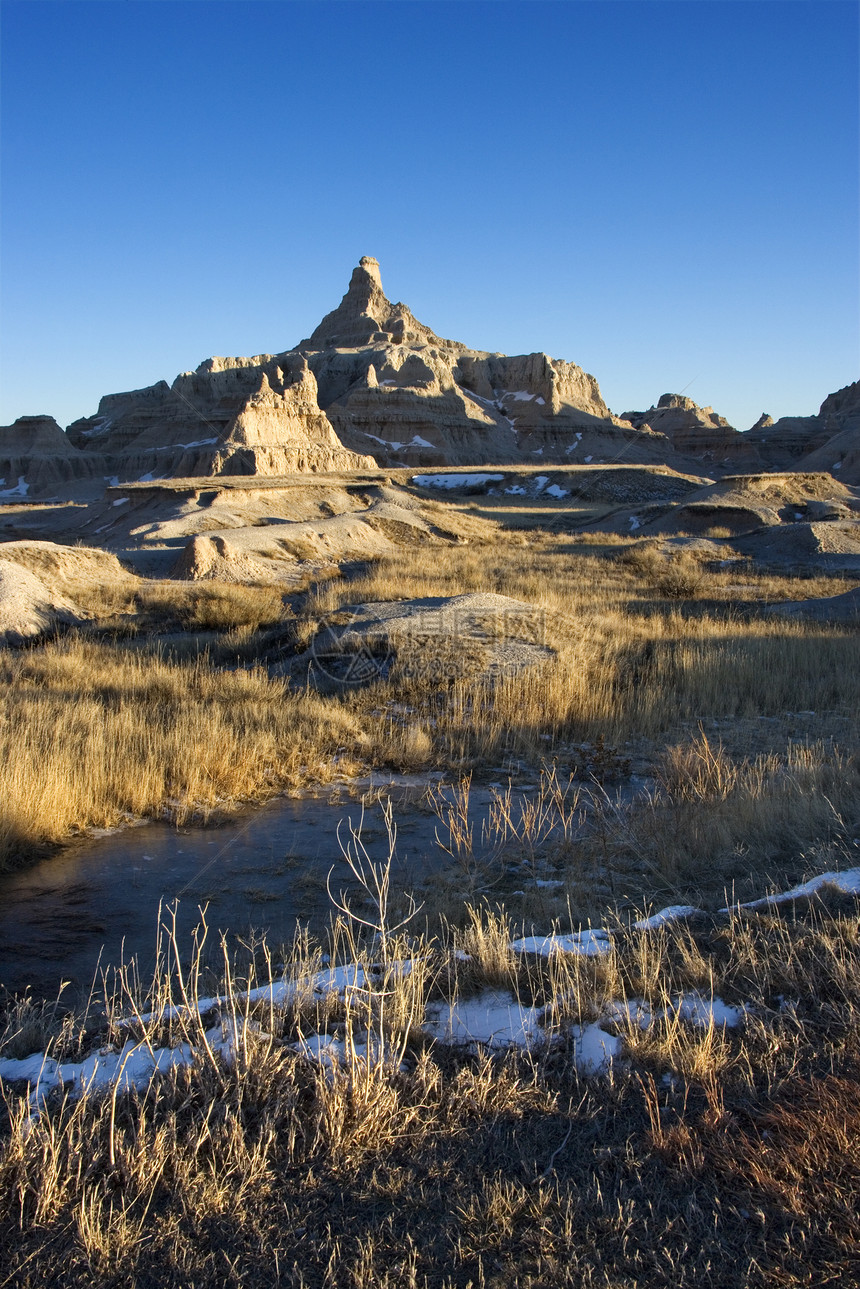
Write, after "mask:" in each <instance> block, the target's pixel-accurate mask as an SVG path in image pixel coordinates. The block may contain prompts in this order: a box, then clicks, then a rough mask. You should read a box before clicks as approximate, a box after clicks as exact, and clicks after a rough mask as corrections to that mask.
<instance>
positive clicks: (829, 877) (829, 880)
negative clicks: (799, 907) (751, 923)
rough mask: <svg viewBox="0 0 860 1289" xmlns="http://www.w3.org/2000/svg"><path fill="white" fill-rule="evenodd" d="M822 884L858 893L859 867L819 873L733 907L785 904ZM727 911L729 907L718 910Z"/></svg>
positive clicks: (807, 893)
mask: <svg viewBox="0 0 860 1289" xmlns="http://www.w3.org/2000/svg"><path fill="white" fill-rule="evenodd" d="M822 886H835V887H836V889H837V891H841V892H842V894H843V895H860V868H846V869H845V871H844V872H842V873H819V874H818V876H817V877H812V878H810V880H809V881H808V882H804V883H803V885H802V886H793V887H792V888H791V890H790V891H782V892H781V893H780V894H778V895H765V896H764V897H763V898H762V899H760V900H751V901H750V902H749V903H748V904H737V905H735V906H734V907H735V908H741V909H764V908H767V906H768V905H769V904H786V903H788V901H789V900H798V899H802V898H803V897H804V896H805V895H814V894H815V892H816V891H819V890H820V889H821V887H822ZM720 912H721V913H729V912H731V910H730V909H728V908H725V909H721V910H720Z"/></svg>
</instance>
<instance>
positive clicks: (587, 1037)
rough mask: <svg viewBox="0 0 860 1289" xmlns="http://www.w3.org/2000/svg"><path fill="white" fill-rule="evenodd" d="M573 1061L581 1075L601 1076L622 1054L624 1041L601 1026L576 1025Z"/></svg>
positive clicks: (574, 1029) (573, 1029) (573, 1030)
mask: <svg viewBox="0 0 860 1289" xmlns="http://www.w3.org/2000/svg"><path fill="white" fill-rule="evenodd" d="M570 1032H571V1034H572V1035H573V1044H574V1046H573V1061H574V1064H575V1065H576V1068H577V1069H578V1070H579V1072H580V1074H599V1073H600V1072H601V1071H602V1070H605V1069H608V1067H609V1066H610V1065H611V1063H612V1061H613V1059H614V1058H615V1057H616V1056H619V1055H620V1053H621V1043H622V1040H621V1039H620V1038H618V1036H617V1035H615V1034H607V1032H606V1030H605V1029H601V1028H600V1026H599V1025H574V1026H572V1028H571V1031H570Z"/></svg>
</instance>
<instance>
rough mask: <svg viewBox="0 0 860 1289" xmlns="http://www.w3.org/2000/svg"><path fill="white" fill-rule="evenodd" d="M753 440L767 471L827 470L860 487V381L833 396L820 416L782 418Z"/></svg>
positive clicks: (756, 428) (757, 431) (760, 427)
mask: <svg viewBox="0 0 860 1289" xmlns="http://www.w3.org/2000/svg"><path fill="white" fill-rule="evenodd" d="M768 422H769V423H768V424H764V425H763V424H761V423H759V424H758V425H756V426H754V427H753V429H752V430H751V431H750V437H751V438H752V439H753V440H754V442H755V446H756V450H757V451H758V453H759V456H760V457H761V460H762V461H763V463H764V465H765V468H766V469H771V470H804V471H806V470H827V471H828V472H830V473H831V474H833V475H835V476H836V477H837V478H838V479H839V480H840V481H841V482H842V483H847V484H853V485H856V484H860V381H854V383H853V384H852V385H846V386H845V387H844V388H843V389H839V390H837V391H836V392H835V393H834V394H829V395H828V396H827V398H825V400H824V402H823V403H822V404H821V407H820V408H819V411H818V415H817V416H782V417H780V419H779V420H778V421H775V422H774V421H771V420H770V418H769V417H768Z"/></svg>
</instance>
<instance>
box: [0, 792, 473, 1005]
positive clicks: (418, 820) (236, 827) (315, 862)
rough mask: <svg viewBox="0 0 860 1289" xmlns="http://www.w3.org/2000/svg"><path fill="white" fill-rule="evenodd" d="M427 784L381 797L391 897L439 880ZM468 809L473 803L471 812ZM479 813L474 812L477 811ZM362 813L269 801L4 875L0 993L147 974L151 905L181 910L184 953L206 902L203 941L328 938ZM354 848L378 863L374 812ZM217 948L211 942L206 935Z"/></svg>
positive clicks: (378, 815) (329, 795) (324, 804)
mask: <svg viewBox="0 0 860 1289" xmlns="http://www.w3.org/2000/svg"><path fill="white" fill-rule="evenodd" d="M425 786H426V785H423V784H415V783H411V784H410V783H409V781H406V780H400V781H395V782H394V783H392V784H391V785H389V786H388V787H387V788H386V792H388V793H389V794H390V795H391V796H392V799H393V801H394V817H395V821H396V823H397V862H396V865H395V870H394V882H393V884H394V885H395V886H399V887H400V888H406V889H410V888H411V887H412V886H413V885H416V884H418V883H420V882H421V881H422V880H424V879H426V877H427V876H428V875H431V874H432V873H434V872H437V871H439V870H440V869H441V867H442V866H443V863H444V862H445V861H446V860H447V856H446V855H445V854H444V852H443V851H442V850H441V849H440V847H439V846H438V844H437V842H436V836H435V833H436V829H437V828H439V829H440V832H441V833H443V835H444V829H442V828H441V827H440V824H439V819H438V818H437V816H436V814H435V813H434V812H433V811H432V810H431V809H430V808H429V807H428V805H427V803H426V800H424V801H422V797H423V795H424V787H425ZM474 800H475V799H474V798H473V801H474ZM476 804H478V803H477V802H476ZM360 816H361V804H360V802H359V801H356V800H354V799H351V798H350V797H349V796H348V795H346V793H345V792H344V791H343V789H340V790H337V789H335V790H331V791H327V792H325V793H321V794H319V795H316V796H305V797H300V798H277V799H276V800H274V801H271V802H269V803H268V804H267V805H265V806H262V807H260V808H258V809H255V810H254V811H252V812H249V813H248V814H246V815H245V816H244V817H241V818H239V819H237V820H235V821H233V822H231V823H229V824H224V825H221V826H218V827H209V828H187V829H177V828H175V827H172V826H168V825H165V824H146V825H144V826H141V827H138V828H129V829H126V830H124V831H122V832H118V833H114V834H112V835H110V836H106V837H99V838H96V839H92V838H91V839H87V840H85V841H81V842H79V843H77V844H75V845H74V846H71V847H69V848H68V849H67V850H65V851H64V852H63V853H62V854H60V855H57V856H55V857H53V858H50V859H45V860H43V861H42V862H40V863H39V864H37V865H35V866H34V867H31V868H28V869H26V870H24V871H22V872H20V873H12V874H6V875H3V876H2V877H0V984H2V985H5V986H6V988H7V989H10V990H14V991H21V990H24V989H25V988H28V987H29V988H31V989H32V991H33V993H34V995H41V996H43V997H54V996H56V993H57V990H58V988H59V986H60V983H61V981H68V982H69V985H68V987H67V989H66V991H65V992H64V994H63V997H64V1000H67V1001H69V1002H73V1001H75V1000H76V999H77V998H79V997H80V996H81V995H86V994H87V993H88V991H89V988H90V985H91V983H92V980H93V975H94V972H95V971H96V968H97V966H98V964H99V961H101V964H102V965H105V964H112V965H117V964H118V963H119V962H120V959H121V957H122V956H123V954H124V956H125V958H126V959H128V958H129V957H131V956H132V955H136V956H137V957H138V959H139V960H140V962H141V965H142V967H143V969H144V971H145V970H146V968H147V966H151V964H152V961H153V959H154V950H155V936H156V928H157V924H158V910H159V906H160V905H161V906H164V905H167V904H169V903H170V902H172V901H174V900H177V899H178V900H179V913H178V929H179V933H180V943H181V944H182V945H188V946H190V943H191V932H192V930H193V928H194V926H195V925H196V924H197V923H198V922H199V920H200V913H199V906H201V905H208V912H207V921H208V924H209V926H210V928H211V930H212V932H216V933H217V932H219V931H225V932H229V933H230V935H231V937H238V938H244V937H247V936H248V935H249V934H250V933H251V931H252V930H257V931H260V930H264V931H265V932H266V933H267V938H268V941H269V943H270V945H273V946H277V945H278V944H279V943H282V942H289V941H291V940H292V938H293V934H294V932H295V929H296V924H297V923H300V924H301V925H307V926H309V927H310V930H311V931H312V932H313V933H319V932H321V931H322V930H323V928H324V926H325V923H326V920H327V918H328V915H329V913H330V911H331V904H330V901H329V898H328V894H327V891H326V877H327V875H328V873H329V871H330V870H332V869H333V872H332V879H331V882H332V889H333V890H334V891H335V892H337V891H338V890H340V889H343V888H348V886H349V872H348V869H347V866H346V864H345V863H344V860H343V857H342V855H341V852H340V848H339V846H338V840H337V828H338V823H339V822H340V821H343V822H342V825H341V836H342V837H344V838H345V837H346V836H347V828H346V824H347V820H349V819H351V820H352V821H353V822H354V823H355V824H357V823H358V821H359V818H360ZM362 835H363V837H364V839H365V842H366V845H367V848H368V850H369V852H370V854H371V857H372V858H374V859H381V858H383V857H384V855H385V854H386V853H387V841H386V833H385V829H384V825H383V819H382V812H381V809H380V807H379V805H378V804H377V805H368V806H367V807H366V809H365V821H364V829H363V834H362ZM215 939H216V940H217V935H216V936H215Z"/></svg>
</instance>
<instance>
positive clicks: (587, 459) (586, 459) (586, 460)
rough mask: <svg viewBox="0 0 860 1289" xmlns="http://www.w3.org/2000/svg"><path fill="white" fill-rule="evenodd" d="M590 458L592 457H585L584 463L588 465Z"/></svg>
mask: <svg viewBox="0 0 860 1289" xmlns="http://www.w3.org/2000/svg"><path fill="white" fill-rule="evenodd" d="M592 459H593V458H592V457H586V458H585V464H586V465H588V463H589V461H591V460H592Z"/></svg>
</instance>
